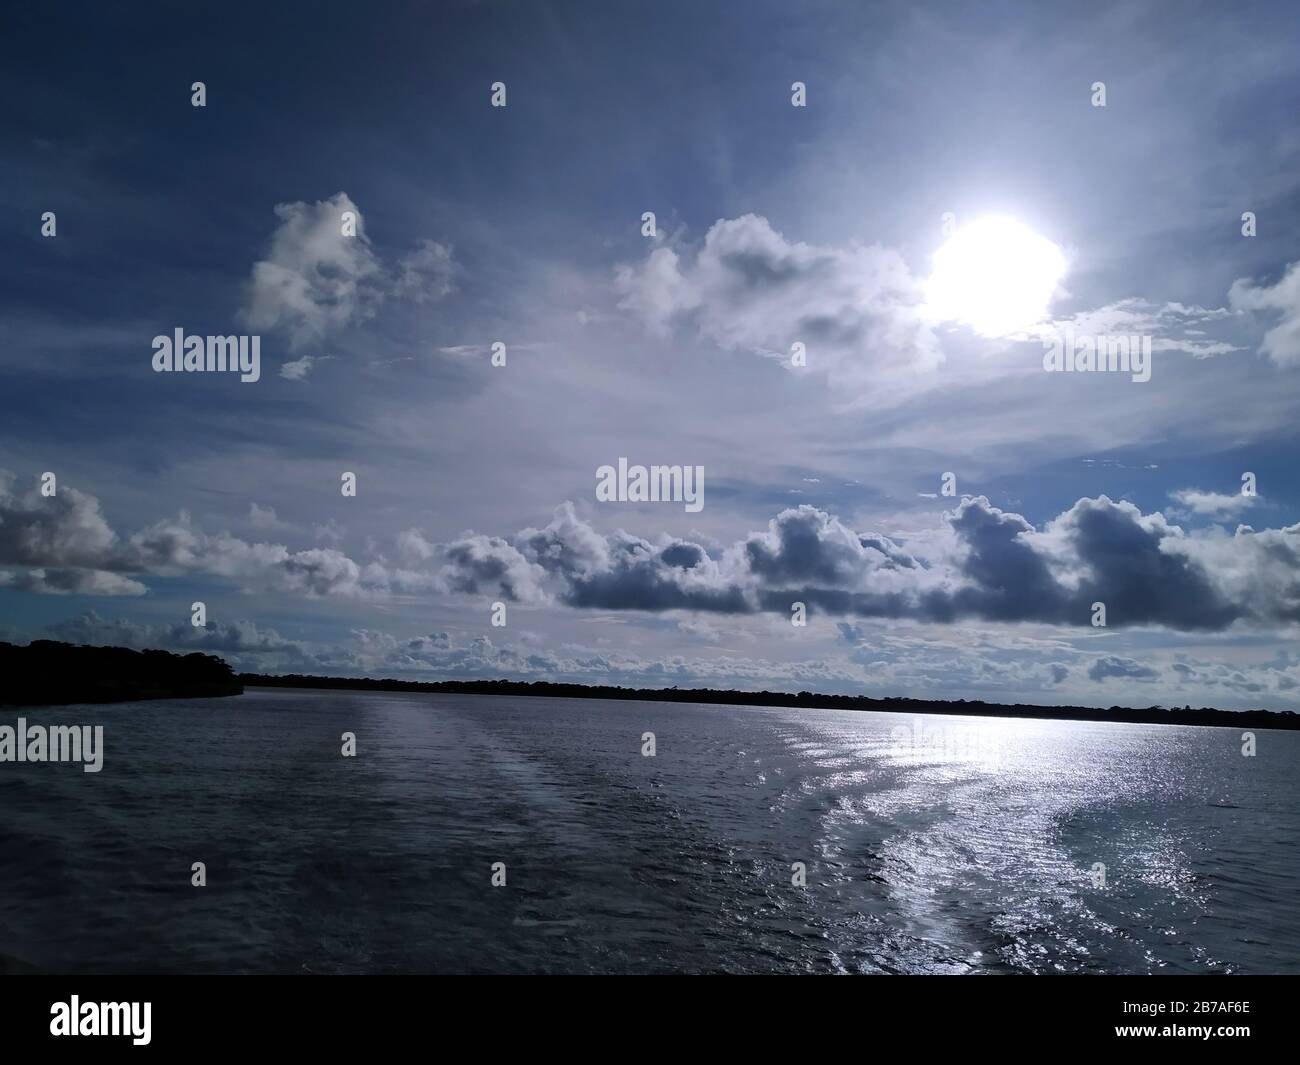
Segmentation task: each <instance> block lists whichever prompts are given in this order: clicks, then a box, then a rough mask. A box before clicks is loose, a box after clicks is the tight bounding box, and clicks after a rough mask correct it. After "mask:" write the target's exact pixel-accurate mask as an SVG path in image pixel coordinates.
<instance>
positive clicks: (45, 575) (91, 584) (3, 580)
mask: <svg viewBox="0 0 1300 1065" xmlns="http://www.w3.org/2000/svg"><path fill="white" fill-rule="evenodd" d="M0 588H13V589H15V590H16V591H20V592H36V593H37V594H38V595H101V596H117V595H144V594H145V593H146V592H148V591H149V589H148V588H146V587H145V586H144V585H143V584H141V583H140V582H139V581H134V580H131V579H130V578H129V577H123V576H121V575H120V574H117V573H108V572H106V571H104V570H98V569H29V570H23V571H20V572H15V571H12V570H0Z"/></svg>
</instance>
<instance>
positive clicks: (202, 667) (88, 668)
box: [0, 640, 244, 705]
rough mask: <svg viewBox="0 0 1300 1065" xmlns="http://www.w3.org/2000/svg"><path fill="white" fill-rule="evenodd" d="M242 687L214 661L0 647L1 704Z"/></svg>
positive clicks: (52, 644) (35, 645)
mask: <svg viewBox="0 0 1300 1065" xmlns="http://www.w3.org/2000/svg"><path fill="white" fill-rule="evenodd" d="M243 690H244V686H243V685H242V684H241V683H240V682H239V680H238V678H236V676H235V673H234V670H232V669H231V668H230V666H229V665H227V664H226V663H225V662H224V661H222V660H221V659H220V658H217V657H216V656H215V655H205V654H198V653H197V652H196V653H194V654H188V655H174V654H171V653H169V652H167V651H132V650H129V649H128V648H125V647H77V646H74V645H73V644H70V643H58V642H56V641H54V640H33V641H32V642H31V643H30V644H28V645H27V646H26V647H17V646H15V645H14V644H11V643H0V703H10V704H17V705H38V704H44V705H51V704H55V703H116V702H124V701H133V700H136V699H171V698H183V697H188V698H202V697H206V696H213V695H239V694H240V693H241V692H242V691H243Z"/></svg>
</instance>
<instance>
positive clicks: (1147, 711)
mask: <svg viewBox="0 0 1300 1065" xmlns="http://www.w3.org/2000/svg"><path fill="white" fill-rule="evenodd" d="M239 680H240V681H241V682H242V683H244V684H245V685H248V686H249V687H259V688H333V689H345V690H350V691H385V692H444V693H450V694H457V695H529V696H545V697H548V698H552V699H638V700H643V701H648V702H673V703H726V704H730V705H735V706H794V707H800V708H807V709H810V710H814V709H831V710H878V711H882V712H885V713H898V714H956V715H959V716H964V717H1029V718H1046V719H1049V720H1050V719H1069V720H1075V721H1129V722H1138V723H1144V724H1155V725H1218V726H1226V727H1228V728H1273V729H1300V714H1295V713H1293V712H1292V711H1290V710H1284V711H1272V710H1216V709H1215V708H1213V707H1208V706H1207V707H1201V708H1200V709H1199V710H1198V709H1193V708H1192V707H1190V706H1186V707H1183V708H1182V709H1179V708H1177V707H1170V708H1168V709H1166V708H1165V707H1163V706H1148V707H1145V708H1138V709H1130V708H1128V707H1123V706H1112V707H1109V708H1108V709H1104V710H1103V709H1097V708H1093V707H1087V706H1035V705H1032V704H1027V703H986V702H982V701H979V700H971V699H956V700H942V699H872V698H869V697H867V696H865V695H819V694H817V693H816V692H807V691H803V692H799V693H798V694H791V693H788V692H769V691H761V692H750V691H732V690H725V689H712V688H619V687H613V686H610V685H604V684H552V683H549V682H546V681H533V682H531V683H528V682H525V681H513V680H444V681H432V682H430V681H414V680H372V679H370V678H369V677H361V678H357V677H311V676H301V675H299V674H291V675H289V676H280V677H270V676H264V675H262V674H258V673H241V674H240V675H239Z"/></svg>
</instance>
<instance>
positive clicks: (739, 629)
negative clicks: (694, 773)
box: [0, 3, 1300, 708]
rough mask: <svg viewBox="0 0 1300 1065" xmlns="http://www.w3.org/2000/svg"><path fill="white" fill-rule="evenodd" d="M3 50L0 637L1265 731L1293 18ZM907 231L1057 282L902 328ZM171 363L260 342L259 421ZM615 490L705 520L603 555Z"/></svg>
mask: <svg viewBox="0 0 1300 1065" xmlns="http://www.w3.org/2000/svg"><path fill="white" fill-rule="evenodd" d="M12 22H13V25H12V26H11V27H10V28H9V29H8V30H7V32H6V46H7V47H6V51H7V53H8V55H7V61H6V63H5V64H3V68H2V69H0V86H2V87H3V91H4V94H5V98H6V100H8V101H9V107H8V108H7V111H6V118H5V121H4V124H3V138H2V139H0V184H2V185H3V189H4V193H5V196H4V199H5V203H6V205H7V206H6V209H5V211H4V212H3V213H2V214H0V225H3V226H4V230H5V237H6V240H5V246H6V248H8V249H10V251H11V254H9V255H7V256H5V257H4V259H3V264H2V265H0V269H3V271H4V278H3V281H4V283H3V285H0V300H2V301H3V303H2V304H0V329H2V330H3V333H2V334H0V335H2V336H3V343H2V344H0V471H5V472H4V473H2V474H0V635H2V636H4V637H7V638H10V639H19V640H24V639H31V638H38V637H42V636H45V637H50V636H53V637H58V638H64V639H73V640H77V641H85V642H101V643H126V644H133V645H136V646H167V647H171V648H174V649H178V650H184V649H190V648H198V649H208V650H211V651H213V652H215V653H220V654H223V655H225V656H226V657H228V658H229V659H230V660H231V661H232V662H234V663H235V664H236V665H237V666H239V667H241V668H246V669H257V670H264V671H268V672H304V671H311V672H329V673H367V674H370V675H381V674H383V675H392V676H411V677H421V678H427V679H439V678H445V677H460V676H516V677H529V678H536V679H578V680H585V681H592V682H613V683H624V684H644V685H647V686H666V685H669V684H678V685H682V686H686V685H692V684H701V685H705V684H707V685H727V686H734V687H742V688H772V689H791V690H798V689H801V688H808V689H820V690H827V691H853V692H857V691H860V692H866V693H869V694H873V695H888V694H901V695H914V696H920V695H936V696H940V697H953V698H958V697H969V698H987V699H1015V700H1021V701H1032V702H1045V703H1052V702H1079V703H1087V704H1100V705H1110V704H1114V703H1121V704H1129V705H1150V704H1152V703H1160V704H1163V705H1168V704H1173V703H1176V704H1178V705H1182V704H1184V703H1192V704H1193V705H1202V704H1211V705H1220V706H1229V707H1248V706H1268V707H1275V708H1294V707H1296V706H1297V705H1300V698H1297V694H1296V693H1297V692H1300V653H1298V652H1297V651H1296V650H1295V647H1296V644H1295V637H1296V630H1297V621H1298V620H1300V529H1297V528H1296V525H1297V522H1300V489H1298V484H1297V477H1296V474H1295V472H1294V469H1295V464H1294V461H1293V455H1294V453H1295V444H1296V436H1297V431H1296V429H1295V425H1296V417H1295V414H1296V407H1297V404H1296V400H1297V396H1298V395H1300V392H1298V391H1297V386H1298V383H1300V273H1298V272H1295V271H1292V272H1288V271H1289V270H1290V268H1291V266H1292V264H1295V263H1297V262H1300V247H1297V244H1296V241H1295V239H1294V235H1295V233H1296V232H1297V222H1298V221H1300V196H1298V195H1297V186H1298V185H1300V178H1297V176H1296V175H1297V174H1300V167H1298V166H1297V163H1300V126H1297V124H1296V121H1295V118H1294V116H1295V115H1296V114H1297V113H1300V77H1298V76H1297V69H1296V60H1295V57H1294V41H1295V39H1296V31H1297V29H1298V28H1300V26H1298V25H1297V23H1298V22H1300V16H1298V15H1297V13H1296V11H1295V8H1294V5H1285V4H1276V5H1262V4H1261V5H1254V4H1244V5H1234V6H1232V7H1231V8H1229V7H1227V6H1223V5H1196V4H1132V3H1125V4H1119V5H1113V6H1108V5H1096V6H1090V7H1088V8H1086V9H1077V10H1075V9H1066V8H1064V7H1057V6H1056V5H1033V4H1025V5H1011V4H994V5H979V6H978V7H976V6H974V5H960V4H952V5H947V4H943V5H940V4H930V5H927V4H914V3H908V4H901V3H900V4H882V5H849V4H801V5H784V4H752V5H745V7H744V9H743V10H741V9H740V8H738V7H736V6H735V5H726V4H716V5H714V4H705V5H701V4H677V3H666V4H654V5H646V4H630V3H615V4H608V5H594V4H568V3H556V4H547V3H530V4H495V3H464V4H457V3H445V4H438V5H414V4H411V5H375V9H374V10H366V11H365V12H364V13H360V14H359V13H358V12H357V11H356V9H355V8H354V7H349V6H344V5H335V4H321V5H316V6H314V7H313V9H312V10H311V12H310V13H307V12H305V11H302V10H281V9H278V8H274V7H269V6H265V5H264V6H260V7H251V6H250V7H247V8H241V7H240V6H239V5H235V6H233V7H232V6H231V5H220V6H211V7H209V6H203V5H201V6H199V8H198V9H196V10H190V9H187V10H185V11H178V10H176V9H173V8H171V7H168V6H158V7H150V6H149V5H131V6H130V7H129V8H122V9H111V8H103V7H91V6H85V7H84V8H83V7H80V6H76V7H74V6H68V7H63V8H56V9H52V10H50V11H42V12H39V13H24V14H21V15H18V16H15V17H14V18H13V20H12ZM198 81H202V82H203V83H204V85H205V87H206V94H207V99H206V106H204V107H194V106H192V102H191V96H192V92H191V86H192V84H193V83H194V82H198ZM796 81H797V82H802V83H804V85H805V86H806V92H807V96H806V101H807V105H806V106H804V107H794V106H792V104H791V95H792V94H791V86H792V83H794V82H796ZM494 82H504V83H505V85H506V93H507V97H506V101H507V103H506V106H505V107H493V106H491V100H490V97H491V86H492V84H493V83H494ZM1096 82H1103V83H1104V84H1105V90H1106V105H1105V106H1104V107H1098V106H1094V97H1095V91H1094V89H1093V86H1094V83H1096ZM348 211H350V212H352V213H353V214H354V215H356V216H357V217H358V219H359V222H358V231H357V233H356V235H344V233H343V232H342V226H341V225H340V219H341V218H342V216H343V214H344V212H348ZM647 211H652V212H654V213H655V216H656V233H655V235H654V236H650V237H648V236H645V235H643V233H642V216H643V213H644V212H647ZM44 212H54V214H55V216H56V233H55V235H53V236H44V235H42V215H43V213H44ZM1244 212H1251V213H1252V214H1253V215H1254V216H1255V220H1256V221H1255V225H1256V234H1255V235H1254V236H1245V235H1243V232H1242V230H1243V222H1242V215H1243V213H1244ZM945 214H951V215H952V216H953V218H954V219H955V225H956V227H957V229H958V231H959V232H960V231H961V230H962V228H963V227H964V226H966V225H968V224H969V223H971V222H974V221H976V220H978V219H981V218H985V217H988V216H1001V217H1008V218H1012V219H1015V220H1017V221H1018V222H1019V223H1020V224H1022V225H1023V226H1024V227H1027V228H1028V229H1029V230H1032V232H1033V233H1034V234H1037V235H1038V237H1039V238H1041V239H1042V240H1044V241H1048V242H1051V244H1052V245H1054V246H1055V247H1056V248H1057V249H1059V250H1060V252H1061V254H1062V255H1063V256H1064V261H1065V263H1066V268H1065V270H1064V272H1063V274H1062V275H1061V276H1060V277H1059V279H1057V280H1056V283H1055V284H1054V285H1052V286H1049V287H1051V297H1050V300H1049V301H1048V302H1047V304H1046V305H1045V306H1044V307H1043V308H1042V311H1043V313H1042V314H1041V315H1039V316H1037V317H1036V318H1035V319H1034V320H1032V321H1031V320H1026V321H1025V322H1023V323H1022V326H1023V327H1022V328H1018V329H1016V330H1014V331H1011V332H1009V333H1003V334H1001V335H994V336H991V335H985V334H984V333H982V332H981V331H980V330H979V329H978V328H975V327H973V326H972V324H971V322H969V321H964V320H961V319H951V318H942V317H939V318H936V316H935V312H934V310H933V307H932V303H933V300H932V293H933V291H934V290H933V287H932V282H933V277H934V275H935V270H936V260H935V259H934V256H935V253H936V251H938V250H939V249H940V247H941V246H943V245H944V243H945V240H947V239H948V235H949V231H945V230H944V228H943V221H942V220H943V218H944V216H945ZM977 251H979V252H980V253H981V254H983V253H988V254H989V255H993V256H995V258H996V257H997V256H1000V255H1002V254H1003V252H1004V251H1005V248H1004V246H1003V245H999V244H998V242H997V241H995V242H994V245H993V246H987V247H982V248H980V249H977ZM977 259H978V256H977ZM1001 261H1002V260H1001V259H998V262H1001ZM994 265H996V264H992V263H991V264H990V265H989V266H988V268H987V269H985V267H984V265H983V264H982V263H981V262H977V263H976V266H975V270H974V273H973V274H971V273H970V272H969V271H968V273H967V274H966V275H963V277H962V278H961V279H959V280H964V281H969V282H971V283H976V282H979V281H981V280H983V279H984V278H985V276H986V275H987V276H992V277H995V279H996V277H998V276H1000V275H997V274H996V271H995V270H994ZM1013 265H1015V266H1017V268H1018V269H1019V270H1020V274H1019V275H1017V276H1021V275H1025V274H1026V273H1027V277H1026V278H1023V279H1022V281H1021V282H1019V283H1021V284H1025V283H1028V282H1030V281H1032V280H1033V274H1034V263H1033V262H1027V261H1026V260H1025V259H1024V257H1023V256H1022V257H1021V258H1020V259H1019V260H1017V262H1016V263H1015V264H1013ZM1067 327H1068V328H1069V329H1071V330H1073V331H1075V332H1078V333H1084V334H1088V335H1095V336H1099V337H1112V336H1116V335H1125V336H1127V335H1137V334H1141V335H1144V336H1146V337H1148V338H1150V340H1151V342H1152V346H1153V352H1154V353H1153V357H1152V364H1151V379H1150V380H1149V381H1146V382H1134V381H1133V380H1131V378H1130V376H1129V375H1127V374H1120V373H1109V372H1107V373H1092V374H1083V373H1073V374H1065V373H1049V372H1045V370H1044V367H1043V353H1044V343H1045V341H1044V338H1045V337H1048V336H1049V335H1056V334H1058V333H1060V332H1061V331H1063V330H1064V329H1066V328H1067ZM177 328H182V329H184V330H185V331H186V332H187V333H190V334H199V335H206V334H219V335H232V334H248V335H253V334H255V335H258V336H260V337H261V359H262V365H261V379H260V380H259V381H257V382H256V383H241V382H240V381H239V380H238V378H237V377H236V376H233V375H223V374H208V373H178V374H165V373H155V372H154V371H153V369H152V366H151V359H152V354H153V349H152V347H151V343H152V339H153V338H154V337H155V336H156V335H159V334H163V335H171V334H172V332H173V331H174V330H175V329H177ZM495 341H500V342H502V343H504V344H505V345H506V349H507V353H508V354H507V362H506V365H505V366H493V365H492V364H491V360H490V354H489V353H490V345H491V344H492V343H493V342H495ZM795 341H799V342H803V343H805V344H806V347H807V352H808V359H807V365H806V366H802V367H796V366H792V365H791V364H790V360H789V358H788V352H789V350H790V345H791V344H792V343H793V342H795ZM620 456H626V457H627V458H628V459H629V461H630V462H632V463H643V464H646V465H649V464H655V463H663V464H685V465H691V466H702V467H703V468H704V470H705V483H706V490H705V500H706V502H705V506H704V507H703V509H702V510H701V511H699V512H698V513H690V512H687V511H686V510H685V509H684V507H683V506H682V505H681V504H680V503H678V504H672V503H637V502H615V503H603V502H599V501H598V500H597V497H596V493H595V486H596V473H595V471H596V470H597V468H598V467H600V466H601V465H604V464H609V463H616V462H617V460H618V458H619V457H620ZM345 471H347V472H354V473H356V474H357V477H358V492H357V495H356V497H355V498H349V497H344V496H342V494H341V493H340V490H339V485H340V477H341V475H342V473H343V472H345ZM46 472H53V473H54V474H55V475H56V483H57V488H56V492H55V494H54V495H53V496H48V495H42V494H41V492H40V487H39V486H40V478H41V475H42V474H43V473H46ZM946 472H950V473H953V474H954V475H955V479H956V494H955V495H951V496H945V495H943V494H941V482H942V476H943V474H944V473H946ZM1247 472H1249V473H1253V474H1254V475H1255V482H1256V485H1257V494H1256V495H1254V496H1248V495H1243V493H1242V492H1241V486H1242V476H1243V474H1244V473H1247ZM195 601H202V602H203V603H205V605H206V608H207V617H208V624H207V626H206V627H203V628H197V629H196V628H195V627H194V626H193V625H191V624H190V617H191V612H190V605H191V603H193V602H195ZM796 601H798V602H803V603H804V604H805V606H806V609H807V614H808V623H807V625H806V626H802V627H796V626H794V625H792V624H791V623H790V619H791V604H792V603H793V602H796ZM1097 601H1100V602H1104V603H1105V604H1106V606H1107V624H1106V625H1105V626H1104V627H1099V626H1095V625H1093V624H1092V617H1093V611H1092V604H1093V603H1094V602H1097ZM496 602H502V603H505V604H506V607H507V623H506V625H505V626H504V627H494V626H492V625H491V623H490V616H491V610H492V604H493V603H496Z"/></svg>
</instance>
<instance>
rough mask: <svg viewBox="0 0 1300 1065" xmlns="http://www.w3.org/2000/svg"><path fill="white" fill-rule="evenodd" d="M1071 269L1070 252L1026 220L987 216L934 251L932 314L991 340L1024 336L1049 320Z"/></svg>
mask: <svg viewBox="0 0 1300 1065" xmlns="http://www.w3.org/2000/svg"><path fill="white" fill-rule="evenodd" d="M1065 268H1066V260H1065V253H1064V252H1063V251H1061V249H1060V248H1059V247H1057V246H1056V245H1055V244H1053V243H1052V242H1051V241H1050V240H1048V239H1047V238H1046V237H1042V236H1039V235H1038V234H1037V233H1035V232H1034V231H1033V230H1032V229H1030V228H1029V227H1028V226H1027V225H1025V224H1024V223H1023V222H1018V221H1017V220H1016V219H1014V218H1007V217H1004V216H1001V215H990V216H988V217H985V218H981V219H979V220H978V221H975V222H971V223H970V224H969V225H966V226H963V227H961V228H960V229H958V230H957V232H956V233H954V234H953V235H952V236H951V237H949V238H948V240H947V241H946V242H945V243H944V244H943V246H942V247H940V248H939V250H938V251H936V252H935V253H934V271H933V272H932V273H931V275H930V278H929V280H928V281H926V283H925V308H926V312H927V316H928V317H930V318H932V319H934V320H935V321H941V322H961V323H963V324H965V325H968V326H970V327H971V328H972V329H973V330H975V332H977V333H979V334H980V335H981V336H986V337H1002V336H1007V335H1009V334H1011V333H1017V332H1020V331H1021V330H1024V329H1027V328H1029V327H1030V326H1032V325H1035V324H1037V323H1038V322H1041V321H1043V319H1044V318H1046V317H1047V306H1048V303H1049V302H1050V301H1051V299H1052V294H1053V292H1055V290H1056V286H1057V284H1058V283H1059V282H1060V280H1061V278H1062V277H1063V276H1064V275H1065Z"/></svg>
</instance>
